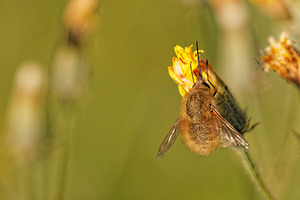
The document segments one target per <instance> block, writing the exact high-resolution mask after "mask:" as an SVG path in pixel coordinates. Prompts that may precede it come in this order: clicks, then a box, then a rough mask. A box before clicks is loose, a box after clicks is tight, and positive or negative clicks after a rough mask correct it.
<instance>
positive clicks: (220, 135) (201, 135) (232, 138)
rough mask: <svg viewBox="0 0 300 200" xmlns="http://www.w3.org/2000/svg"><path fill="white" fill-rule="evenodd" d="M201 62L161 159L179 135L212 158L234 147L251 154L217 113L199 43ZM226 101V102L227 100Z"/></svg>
mask: <svg viewBox="0 0 300 200" xmlns="http://www.w3.org/2000/svg"><path fill="white" fill-rule="evenodd" d="M196 46H197V59H198V67H199V77H198V80H197V81H196V83H194V85H193V87H192V89H191V90H190V91H189V92H187V93H186V94H185V96H184V97H183V99H182V101H181V107H180V116H179V118H178V119H177V120H176V121H175V123H174V125H173V126H172V128H171V130H170V131H169V132H168V134H167V136H166V137H165V138H164V140H163V142H162V143H161V145H160V146H159V149H158V152H157V158H161V157H162V156H163V155H165V154H166V153H167V151H168V150H169V149H170V148H171V146H172V145H173V144H174V142H175V140H176V139H177V137H178V135H179V132H180V133H181V136H182V139H183V142H184V144H185V145H186V147H187V148H189V149H190V150H191V151H193V152H194V153H196V154H200V155H208V154H210V153H211V152H212V151H213V150H215V149H216V148H217V147H231V148H233V149H239V150H244V151H248V149H249V146H248V143H247V141H246V140H245V139H244V137H243V136H242V135H241V134H240V133H239V132H238V131H237V130H236V129H235V128H234V127H233V126H232V125H231V124H230V123H229V122H228V121H227V120H226V119H224V118H223V117H222V116H221V114H220V113H219V112H218V111H217V109H216V108H217V106H218V105H220V104H221V103H222V101H221V102H217V100H216V98H215V97H214V96H215V94H216V92H215V93H214V94H211V92H210V89H211V88H210V86H209V85H210V84H211V83H210V82H209V80H205V79H204V78H203V77H202V74H201V68H200V61H199V53H198V43H196ZM224 101H226V100H224Z"/></svg>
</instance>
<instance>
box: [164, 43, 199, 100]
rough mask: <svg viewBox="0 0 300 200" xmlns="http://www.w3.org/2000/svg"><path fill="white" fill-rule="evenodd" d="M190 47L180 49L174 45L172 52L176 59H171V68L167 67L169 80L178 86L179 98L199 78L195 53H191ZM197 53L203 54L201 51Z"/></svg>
mask: <svg viewBox="0 0 300 200" xmlns="http://www.w3.org/2000/svg"><path fill="white" fill-rule="evenodd" d="M192 46H193V45H191V46H189V47H185V48H182V47H181V46H179V45H176V46H175V47H174V50H175V53H176V55H177V57H176V58H175V57H174V58H173V66H170V67H168V70H169V74H170V76H171V78H172V79H173V80H174V81H175V82H176V83H177V84H178V89H179V92H180V94H181V96H184V95H185V94H186V93H187V92H188V91H189V90H190V89H191V88H192V87H193V85H194V83H195V81H196V80H197V78H198V76H199V69H198V61H197V52H196V51H195V52H193V51H192ZM199 52H200V53H204V51H203V50H200V51H199ZM191 70H192V71H193V75H192V72H191Z"/></svg>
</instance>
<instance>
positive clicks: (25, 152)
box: [7, 62, 47, 163]
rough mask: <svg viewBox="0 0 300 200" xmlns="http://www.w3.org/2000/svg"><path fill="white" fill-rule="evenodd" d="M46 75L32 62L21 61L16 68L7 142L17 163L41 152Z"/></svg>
mask: <svg viewBox="0 0 300 200" xmlns="http://www.w3.org/2000/svg"><path fill="white" fill-rule="evenodd" d="M46 83H47V81H46V75H45V71H44V70H43V68H42V67H41V66H40V65H39V64H37V63H35V62H27V63H24V64H23V65H22V66H21V67H20V68H19V70H18V71H17V74H16V77H15V82H14V90H13V93H12V97H11V101H10V105H9V110H8V116H7V133H8V135H7V136H8V145H9V146H10V148H11V149H12V152H13V155H14V156H15V158H16V160H17V161H18V162H20V163H28V162H31V161H33V160H34V159H35V157H36V156H37V155H38V153H39V152H40V147H41V146H42V145H43V139H44V137H45V126H44V111H43V108H44V97H45V94H46Z"/></svg>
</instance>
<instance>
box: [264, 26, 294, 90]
mask: <svg viewBox="0 0 300 200" xmlns="http://www.w3.org/2000/svg"><path fill="white" fill-rule="evenodd" d="M288 36H289V32H287V31H284V32H282V33H281V35H280V39H279V41H276V40H275V39H274V37H269V43H270V45H269V46H267V47H266V48H265V55H264V54H263V52H261V53H260V56H259V63H260V64H261V66H262V67H263V69H264V71H265V72H268V71H269V70H270V69H273V70H274V71H276V72H277V73H278V74H279V75H280V76H282V77H283V78H284V79H286V80H287V81H289V82H293V83H294V84H296V85H297V87H298V88H300V55H299V53H298V52H297V51H296V50H295V49H294V48H293V43H294V41H292V40H290V39H289V38H288Z"/></svg>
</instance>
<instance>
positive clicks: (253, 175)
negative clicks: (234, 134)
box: [236, 151, 274, 200]
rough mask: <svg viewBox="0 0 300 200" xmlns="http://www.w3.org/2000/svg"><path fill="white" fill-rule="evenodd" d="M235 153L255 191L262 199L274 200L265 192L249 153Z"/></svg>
mask: <svg viewBox="0 0 300 200" xmlns="http://www.w3.org/2000/svg"><path fill="white" fill-rule="evenodd" d="M236 152H237V154H238V155H239V157H240V159H241V161H242V163H243V165H244V168H245V169H246V171H247V173H248V175H249V176H250V179H251V181H252V182H253V184H254V185H255V187H256V189H257V190H258V191H259V193H260V194H261V196H262V197H263V198H264V199H268V200H271V199H274V198H273V197H272V196H271V194H270V192H269V191H268V190H267V188H266V186H265V185H264V183H263V182H262V179H261V178H260V176H259V173H258V172H257V170H256V167H255V165H254V163H253V162H252V160H251V158H250V156H249V153H248V152H245V151H236Z"/></svg>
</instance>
